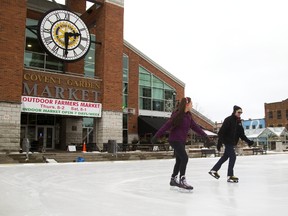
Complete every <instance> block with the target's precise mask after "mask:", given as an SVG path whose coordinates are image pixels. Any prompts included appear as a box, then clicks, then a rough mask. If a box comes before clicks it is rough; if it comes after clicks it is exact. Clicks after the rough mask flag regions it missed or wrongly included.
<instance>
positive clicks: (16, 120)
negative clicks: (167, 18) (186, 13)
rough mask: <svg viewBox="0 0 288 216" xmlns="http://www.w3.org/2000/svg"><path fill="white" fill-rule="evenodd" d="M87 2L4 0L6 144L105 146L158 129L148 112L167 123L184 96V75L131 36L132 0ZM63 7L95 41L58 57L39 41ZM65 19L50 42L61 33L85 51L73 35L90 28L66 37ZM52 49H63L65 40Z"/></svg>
mask: <svg viewBox="0 0 288 216" xmlns="http://www.w3.org/2000/svg"><path fill="white" fill-rule="evenodd" d="M87 2H88V1H86V0H78V1H73V0H66V4H65V5H60V4H56V3H55V2H50V1H46V0H41V1H39V0H27V1H22V0H13V1H10V0H3V1H1V8H0V36H1V40H0V47H1V49H0V58H1V62H0V72H1V75H0V83H1V84H0V92H1V94H0V119H1V121H0V131H1V135H0V151H14V150H19V148H20V144H21V140H22V139H23V138H24V137H27V138H29V139H30V141H31V142H34V141H35V142H40V141H41V142H42V143H41V144H42V145H45V146H46V147H47V148H48V149H65V148H66V145H68V144H71V143H82V142H84V141H85V142H87V143H89V142H91V143H97V144H98V145H100V146H101V145H102V144H103V143H106V142H107V141H108V140H111V139H112V140H116V141H117V142H118V143H122V142H131V141H132V139H133V138H135V137H138V136H139V131H141V133H142V134H143V135H145V134H149V133H150V132H149V131H147V133H146V131H145V128H146V127H145V126H143V125H142V124H139V122H140V121H141V120H143V121H145V122H146V123H149V121H150V122H151V121H153V122H156V124H158V125H159V124H161V123H163V122H164V121H165V120H167V117H169V116H170V114H171V111H172V110H173V108H174V104H175V102H176V101H177V100H179V99H181V98H182V97H183V96H184V90H185V84H184V83H183V82H182V81H181V80H179V79H177V78H176V77H175V76H173V75H172V74H170V73H169V72H168V71H166V70H165V69H164V68H162V67H161V66H159V65H158V64H157V63H155V62H154V61H153V60H151V59H149V57H147V56H145V55H144V54H143V53H141V52H140V51H139V50H137V49H136V48H135V47H133V46H132V45H131V44H129V43H128V42H127V41H124V40H123V15H124V0H90V1H89V2H90V3H91V2H92V3H93V5H92V6H91V7H90V8H89V9H88V10H86V4H87ZM56 9H57V10H68V11H72V12H74V13H75V14H77V16H79V17H80V19H81V20H83V21H84V23H85V24H86V26H87V27H88V29H89V32H90V36H91V37H90V40H91V45H89V50H87V54H86V55H84V56H83V58H81V59H79V60H77V61H63V60H61V59H59V58H57V56H56V57H53V56H51V54H48V52H46V50H45V49H44V48H43V45H41V43H40V42H39V40H40V39H39V37H40V36H39V31H40V30H41V28H42V26H41V25H40V24H39V23H40V21H41V20H42V19H43V17H44V16H45V14H49V11H53V10H56ZM63 14H64V12H63ZM72 15H73V14H72ZM54 19H55V20H56V21H59V20H60V21H61V20H63V22H64V21H65V19H66V15H65V17H64V16H62V15H61V14H60V15H59V16H58V15H54V17H52V18H50V20H49V19H48V22H52V21H53V20H54ZM57 19H59V20H57ZM69 19H70V17H69ZM56 21H55V22H56ZM53 22H54V21H53ZM74 22H75V23H77V22H78V20H74ZM51 25H52V24H51ZM57 25H58V26H59V28H58V30H59V32H58V30H57V28H56V27H57V26H56V24H55V25H54V24H53V25H52V27H51V29H52V28H55V29H56V30H55V31H54V32H52V30H50V32H51V34H52V33H53V40H52V39H51V37H52V36H51V37H49V40H51V41H49V43H50V42H51V43H52V42H55V40H56V39H57V38H58V39H57V40H58V42H59V43H60V42H61V41H62V42H63V44H64V43H65V46H66V47H65V48H64V45H63V48H62V49H63V53H64V51H65V52H66V51H67V50H68V49H69V52H68V51H67V54H66V57H67V58H68V55H70V54H71V53H72V54H73V52H74V54H75V56H77V55H78V54H79V53H77V52H79V49H78V51H77V49H76V48H75V50H73V52H72V49H74V48H73V43H74V44H76V45H77V43H78V42H79V41H80V42H79V44H80V43H81V41H82V39H83V38H82V36H81V40H80V36H79V35H80V34H78V33H75V31H74V30H73V31H71V32H70V34H71V35H70V36H67V35H68V34H67V35H66V33H67V32H66V30H65V33H64V32H63V34H62V37H60V36H61V35H60V33H61V31H64V29H66V27H65V28H64V27H63V23H62V24H61V23H60V22H59V23H58V24H57ZM61 25H62V27H61ZM55 26H56V27H55ZM71 26H72V27H71ZM71 26H70V28H71V29H73V28H74V29H76V27H73V23H72V24H71ZM68 27H69V26H68ZM68 27H67V28H68ZM61 28H62V29H61ZM39 29H40V30H39ZM42 30H43V32H44V33H45V30H47V29H45V28H44V29H42ZM78 30H79V32H80V31H82V30H81V29H78ZM47 32H48V31H47ZM47 32H46V33H47ZM47 34H48V33H47ZM55 35H56V36H57V38H54V36H55ZM56 36H55V37H56ZM66 36H67V38H66ZM45 39H47V40H48V37H47V38H45ZM66 39H67V41H66ZM86 40H89V39H87V38H86ZM83 41H84V39H83ZM44 42H45V41H44ZM46 42H47V41H46ZM66 42H67V44H66ZM87 43H88V42H87ZM47 44H48V42H47ZM79 44H78V45H79ZM48 45H49V44H48ZM76 45H75V47H76ZM78 45H77V46H78ZM79 47H80V46H79ZM80 48H81V47H80ZM48 49H49V47H48ZM51 50H52V51H55V53H56V52H60V51H58V50H59V47H56V48H55V49H54V47H52V48H51ZM60 50H61V49H60ZM80 52H81V50H80ZM68 53H70V54H68ZM63 55H64V54H63ZM79 55H80V54H79ZM145 118H146V119H145ZM194 118H195V120H196V121H197V122H198V123H199V124H200V125H201V126H202V127H203V128H206V129H208V130H211V131H212V130H213V122H211V121H210V120H209V119H207V118H205V117H204V116H202V115H201V114H200V113H198V112H196V111H195V113H194ZM152 126H154V128H153V127H152V129H153V130H156V129H157V128H156V127H155V125H152ZM143 130H144V131H143Z"/></svg>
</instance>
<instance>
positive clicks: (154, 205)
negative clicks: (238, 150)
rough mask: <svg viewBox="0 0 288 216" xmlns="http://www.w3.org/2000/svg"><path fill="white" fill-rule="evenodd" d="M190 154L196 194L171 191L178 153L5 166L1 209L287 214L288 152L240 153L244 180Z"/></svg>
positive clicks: (98, 215)
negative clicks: (214, 171) (231, 178)
mask: <svg viewBox="0 0 288 216" xmlns="http://www.w3.org/2000/svg"><path fill="white" fill-rule="evenodd" d="M218 159H219V157H217V158H195V159H193V158H191V159H190V160H189V163H188V167H187V173H186V176H187V181H188V183H190V184H191V185H193V186H194V190H193V192H191V193H183V192H179V191H175V190H170V186H169V180H170V174H171V172H172V168H173V165H174V160H146V161H117V162H93V163H86V162H84V163H67V164H56V163H54V164H52V163H47V164H20V165H14V164H13V165H12V164H11V165H0V175H1V177H0V194H1V202H0V215H1V216H20V215H21V216H62V215H63V216H74V215H75V216H79V215H81V216H88V215H93V216H106V215H107V216H116V215H121V216H122V215H123V216H132V215H133V216H142V215H145V216H152V215H157V216H170V215H171V216H172V215H173V216H175V215H177V216H186V215H187V216H188V215H189V216H190V215H195V216H199V215H205V216H209V215H211V216H212V215H213V216H216V215H219V216H220V215H221V216H237V215H239V216H244V215H245V216H249V215H251V216H252V215H253V216H255V215H261V216H264V215H267V216H271V215H287V212H288V154H278V155H258V156H241V157H237V161H236V166H235V175H236V176H238V177H239V183H238V184H233V183H227V182H226V172H227V162H226V163H225V164H224V165H223V166H222V169H221V170H220V172H219V174H220V175H221V178H220V179H219V180H216V179H214V178H212V177H211V176H210V175H208V171H209V170H210V168H211V167H212V165H214V163H216V161H217V160H218Z"/></svg>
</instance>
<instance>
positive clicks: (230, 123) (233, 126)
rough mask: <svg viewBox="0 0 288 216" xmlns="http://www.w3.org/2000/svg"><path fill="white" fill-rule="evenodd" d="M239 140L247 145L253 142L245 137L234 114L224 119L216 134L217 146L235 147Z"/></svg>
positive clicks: (239, 121)
mask: <svg viewBox="0 0 288 216" xmlns="http://www.w3.org/2000/svg"><path fill="white" fill-rule="evenodd" d="M239 138H241V139H242V140H244V141H245V142H247V143H248V144H249V145H251V144H252V142H253V141H250V140H249V139H248V138H247V137H246V136H245V133H244V129H243V126H242V122H241V119H238V118H237V117H236V116H235V115H234V114H232V115H231V116H228V117H227V118H225V120H224V122H223V124H222V126H221V128H220V130H219V132H218V145H219V146H222V144H225V145H237V143H238V141H239Z"/></svg>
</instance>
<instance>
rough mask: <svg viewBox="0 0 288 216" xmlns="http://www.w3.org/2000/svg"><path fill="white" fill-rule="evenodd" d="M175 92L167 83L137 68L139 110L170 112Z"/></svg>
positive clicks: (143, 69) (141, 68)
mask: <svg viewBox="0 0 288 216" xmlns="http://www.w3.org/2000/svg"><path fill="white" fill-rule="evenodd" d="M174 102H175V90H174V89H173V88H172V87H170V86H169V85H168V84H167V83H165V82H164V81H162V80H161V79H159V78H158V77H156V76H154V75H153V74H152V73H150V72H149V71H147V70H146V69H145V68H143V67H141V66H139V104H140V109H144V110H154V111H164V112H172V110H173V107H174Z"/></svg>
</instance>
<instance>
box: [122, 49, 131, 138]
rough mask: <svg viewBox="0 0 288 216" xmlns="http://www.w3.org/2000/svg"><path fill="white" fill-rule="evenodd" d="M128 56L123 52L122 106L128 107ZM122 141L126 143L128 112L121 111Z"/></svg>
mask: <svg viewBox="0 0 288 216" xmlns="http://www.w3.org/2000/svg"><path fill="white" fill-rule="evenodd" d="M128 78H129V57H128V56H127V55H125V54H123V89H122V95H123V96H122V101H123V102H122V103H123V104H122V106H123V109H125V108H128V81H129V79H128ZM122 136H123V143H128V114H127V113H123V134H122Z"/></svg>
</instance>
